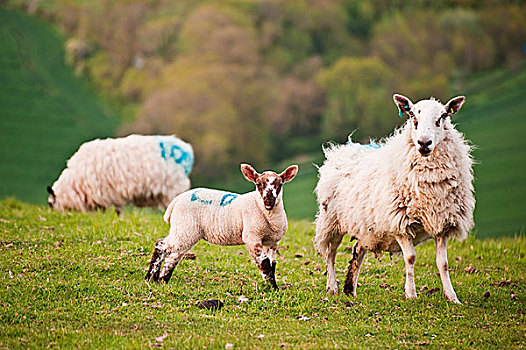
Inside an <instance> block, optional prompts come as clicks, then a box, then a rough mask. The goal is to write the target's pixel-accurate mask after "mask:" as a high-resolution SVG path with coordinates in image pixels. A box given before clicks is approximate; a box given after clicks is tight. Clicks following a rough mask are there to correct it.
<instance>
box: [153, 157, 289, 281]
mask: <svg viewBox="0 0 526 350" xmlns="http://www.w3.org/2000/svg"><path fill="white" fill-rule="evenodd" d="M241 171H242V173H243V175H244V176H245V178H246V179H247V180H249V181H252V182H254V183H255V184H256V190H255V191H252V192H248V193H245V194H236V193H230V192H223V191H218V190H213V189H208V188H197V189H192V190H190V191H187V192H185V193H183V194H180V195H179V196H177V197H176V198H175V199H174V200H173V201H172V203H170V205H169V206H168V209H166V213H165V214H164V221H166V222H167V223H170V225H171V226H170V233H169V234H168V236H167V237H166V238H163V239H159V240H157V243H156V244H155V249H154V251H153V255H152V259H151V261H150V267H149V270H148V273H147V275H146V280H153V281H156V282H158V281H160V280H163V281H164V282H168V281H169V280H170V277H171V276H172V272H173V270H174V268H175V266H176V265H177V264H178V263H179V261H180V260H181V258H182V257H183V256H184V254H185V253H186V252H187V251H189V250H190V249H191V248H192V247H193V246H194V245H195V244H196V243H197V242H198V241H200V240H201V239H204V240H206V241H207V242H209V243H213V244H218V245H241V244H244V245H245V247H246V248H247V250H248V252H249V254H250V256H251V257H252V258H253V259H254V260H255V262H256V264H257V266H258V268H259V270H260V271H261V273H262V275H263V278H264V279H265V280H267V281H268V282H270V284H271V285H272V287H273V288H274V289H276V288H277V285H276V278H275V270H276V250H277V249H278V243H279V241H280V240H281V238H282V237H283V235H284V234H285V232H286V231H287V215H286V214H285V209H284V207H283V199H282V197H283V192H282V190H281V189H282V186H283V184H285V183H286V182H289V181H291V180H292V179H293V178H294V177H295V176H296V174H297V172H298V166H297V165H291V166H289V167H288V168H287V169H285V171H283V172H282V173H281V174H279V175H278V174H276V173H275V172H273V171H265V172H264V173H262V174H258V173H257V172H256V170H254V168H252V167H251V166H250V165H248V164H241ZM165 258H166V259H165ZM163 260H164V264H163V266H162V269H161V264H162V263H163Z"/></svg>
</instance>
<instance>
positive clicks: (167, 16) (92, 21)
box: [4, 0, 526, 180]
mask: <svg viewBox="0 0 526 350" xmlns="http://www.w3.org/2000/svg"><path fill="white" fill-rule="evenodd" d="M4 3H6V4H7V6H9V7H12V8H13V7H15V8H23V9H25V10H27V11H30V12H33V13H36V14H37V15H39V16H42V17H45V18H47V19H49V20H51V21H53V22H55V23H56V24H57V26H59V27H60V28H61V30H62V31H63V32H64V33H65V35H66V36H67V38H68V40H67V42H66V56H67V57H66V59H67V61H68V62H69V63H70V64H71V65H72V66H73V67H74V68H75V71H76V72H77V73H78V74H79V75H82V76H84V77H86V78H87V79H89V80H90V81H91V82H92V84H94V85H95V86H96V87H97V89H99V90H100V91H101V93H102V94H103V95H105V96H109V98H110V99H111V101H112V102H113V103H114V104H115V105H117V106H119V110H120V111H121V115H122V116H123V124H122V127H121V129H120V131H119V132H120V133H121V134H128V133H131V132H138V133H159V134H168V133H174V134H176V135H177V136H179V137H181V138H183V139H185V140H186V141H188V142H190V143H192V145H193V146H194V149H195V152H196V165H195V171H194V174H195V176H196V177H197V178H199V179H202V180H213V179H217V178H219V177H222V176H225V175H228V174H229V173H230V172H231V171H232V169H234V170H236V172H237V167H238V165H239V163H240V162H243V161H245V162H246V161H249V162H251V163H252V164H254V165H256V166H257V167H260V168H261V167H265V166H267V165H268V164H270V163H273V162H276V161H280V160H282V159H285V158H288V157H291V156H294V155H298V154H301V153H306V152H307V153H308V152H314V151H318V150H319V149H320V144H321V142H322V141H323V140H335V141H339V142H341V141H344V140H345V139H346V137H347V135H348V134H349V133H351V132H353V131H354V134H353V135H354V137H355V138H357V139H359V140H367V139H368V138H370V137H380V136H384V135H386V134H387V133H388V132H389V131H390V130H392V128H393V127H395V126H396V125H397V124H398V123H400V120H399V119H398V118H397V117H396V116H397V112H396V111H395V109H394V107H393V105H392V101H391V95H392V93H393V92H401V93H404V94H407V95H409V96H411V97H412V98H414V99H420V98H427V97H429V96H434V97H436V98H440V99H442V100H447V99H449V98H450V97H451V95H452V94H454V93H458V92H462V89H463V86H464V85H463V84H464V82H465V80H466V78H467V77H468V76H470V75H471V74H474V73H477V72H481V71H485V70H489V69H493V68H495V67H499V66H503V65H504V66H507V67H511V68H513V67H515V66H518V65H519V64H520V63H521V62H522V61H523V60H524V55H525V54H524V51H525V50H526V49H525V47H526V46H525V45H526V21H524V18H526V5H525V4H524V3H523V2H521V1H498V0H480V1H477V0H437V1H429V0H416V1H402V0H372V1H368V0H229V1H219V0H178V1H170V0H144V1H138V0H92V1H80V0H55V1H41V2H39V1H34V0H32V1H28V0H7V1H4Z"/></svg>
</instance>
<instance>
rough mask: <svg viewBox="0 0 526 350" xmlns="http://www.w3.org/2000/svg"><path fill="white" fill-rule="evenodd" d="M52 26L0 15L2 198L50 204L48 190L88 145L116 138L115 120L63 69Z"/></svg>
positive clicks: (59, 42) (60, 48) (18, 15)
mask: <svg viewBox="0 0 526 350" xmlns="http://www.w3.org/2000/svg"><path fill="white" fill-rule="evenodd" d="M63 44H64V40H63V38H62V37H61V36H60V35H59V34H58V33H57V32H56V31H54V30H53V29H52V26H50V25H49V24H46V23H44V22H42V21H40V20H38V19H36V18H33V17H29V16H27V15H24V14H21V13H16V12H11V11H6V10H4V9H0V198H1V197H6V196H16V197H17V198H20V199H22V200H24V201H28V202H33V203H45V198H46V191H45V187H46V186H47V185H50V184H51V183H52V182H53V181H54V180H55V179H56V178H57V176H58V175H59V172H60V171H61V170H62V169H63V168H64V166H65V161H66V159H67V158H69V157H70V156H71V155H72V154H73V152H74V151H75V150H76V149H77V148H78V146H79V145H80V144H81V143H82V142H84V141H86V140H89V139H93V138H96V137H106V136H110V135H113V134H114V132H115V128H116V125H117V118H116V116H115V115H114V114H113V113H112V112H111V111H110V110H108V109H107V108H105V107H104V106H103V105H102V104H101V103H100V102H99V100H98V99H97V97H96V96H95V94H94V93H93V92H92V91H90V89H89V88H88V87H87V86H85V84H84V83H83V82H82V81H81V80H80V79H78V78H77V77H76V76H75V75H74V74H73V71H72V70H71V68H69V67H67V66H66V65H65V63H64V50H63Z"/></svg>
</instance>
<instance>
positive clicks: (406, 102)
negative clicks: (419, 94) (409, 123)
mask: <svg viewBox="0 0 526 350" xmlns="http://www.w3.org/2000/svg"><path fill="white" fill-rule="evenodd" d="M393 101H394V103H395V105H396V106H397V107H398V116H400V118H402V115H403V113H405V114H407V115H408V116H410V117H412V116H413V115H414V114H413V102H411V100H410V99H408V98H407V97H405V96H403V95H399V94H394V95H393Z"/></svg>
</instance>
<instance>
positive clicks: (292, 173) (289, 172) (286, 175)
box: [279, 165, 298, 182]
mask: <svg viewBox="0 0 526 350" xmlns="http://www.w3.org/2000/svg"><path fill="white" fill-rule="evenodd" d="M297 173H298V166H297V165H291V166H289V167H288V168H287V169H285V171H283V172H282V173H281V174H279V176H280V177H281V179H282V180H283V182H289V181H291V180H292V179H293V178H295V177H296V174H297Z"/></svg>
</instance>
